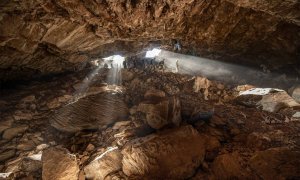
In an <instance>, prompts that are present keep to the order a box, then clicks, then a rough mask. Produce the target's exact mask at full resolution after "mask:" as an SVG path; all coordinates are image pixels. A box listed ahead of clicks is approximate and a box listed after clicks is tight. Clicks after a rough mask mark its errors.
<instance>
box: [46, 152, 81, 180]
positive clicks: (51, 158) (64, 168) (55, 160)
mask: <svg viewBox="0 0 300 180" xmlns="http://www.w3.org/2000/svg"><path fill="white" fill-rule="evenodd" d="M42 166H43V171H42V176H43V180H52V179H56V180H72V179H74V180H77V179H78V174H79V166H78V164H77V161H76V156H75V155H72V154H70V153H69V151H68V150H67V149H64V148H55V147H52V148H49V149H47V150H45V151H44V152H43V155H42Z"/></svg>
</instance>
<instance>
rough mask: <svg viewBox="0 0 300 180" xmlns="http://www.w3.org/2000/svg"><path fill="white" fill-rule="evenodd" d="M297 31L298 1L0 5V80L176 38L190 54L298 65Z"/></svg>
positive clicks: (28, 1) (73, 0)
mask: <svg viewBox="0 0 300 180" xmlns="http://www.w3.org/2000/svg"><path fill="white" fill-rule="evenodd" d="M299 26H300V3H299V1H298V0H273V1H269V0H251V1H249V0H210V1H205V0H157V1H152V0H120V1H115V0H84V1H80V0H52V1H49V0H39V1H35V0H22V1H10V0H2V1H1V2H0V37H1V43H0V72H1V73H0V78H1V79H5V78H6V79H9V78H13V77H17V76H26V75H32V74H36V73H39V74H51V73H61V72H65V71H74V70H76V69H78V68H80V67H82V66H83V65H84V63H85V62H87V61H88V60H90V59H92V58H95V57H103V56H106V55H111V54H113V53H129V52H137V51H141V50H142V49H144V48H149V47H150V46H151V44H153V43H154V44H157V43H159V44H161V45H167V46H165V47H166V48H170V47H172V43H171V40H172V39H177V40H180V42H181V43H182V45H183V50H182V52H183V53H187V54H189V53H193V54H197V55H200V56H204V57H211V58H220V59H223V60H230V61H234V62H238V63H247V64H253V65H260V64H267V65H270V64H272V65H273V66H277V65H279V66H277V67H282V66H285V65H288V64H296V65H297V63H299V62H297V61H299V59H300V55H299V52H300V40H299V39H300V27H299ZM298 65H299V64H298Z"/></svg>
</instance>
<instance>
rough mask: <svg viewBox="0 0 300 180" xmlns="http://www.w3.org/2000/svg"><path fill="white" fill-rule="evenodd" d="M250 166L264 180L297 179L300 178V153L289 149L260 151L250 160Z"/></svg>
mask: <svg viewBox="0 0 300 180" xmlns="http://www.w3.org/2000/svg"><path fill="white" fill-rule="evenodd" d="M250 166H251V168H252V169H253V170H254V171H255V172H256V173H257V174H258V175H259V176H260V177H261V178H262V179H293V178H296V179H297V178H299V177H300V169H299V167H300V152H299V151H293V150H289V149H287V148H272V149H268V150H266V151H259V152H256V153H255V154H254V155H253V156H252V158H251V159H250Z"/></svg>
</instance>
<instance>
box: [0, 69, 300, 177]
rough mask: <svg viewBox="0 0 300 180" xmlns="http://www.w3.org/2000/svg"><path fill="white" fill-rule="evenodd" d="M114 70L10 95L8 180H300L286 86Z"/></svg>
mask: <svg viewBox="0 0 300 180" xmlns="http://www.w3.org/2000/svg"><path fill="white" fill-rule="evenodd" d="M108 71H109V70H108V69H103V70H102V71H99V73H98V74H97V75H96V76H95V77H94V78H93V79H91V82H90V84H89V85H88V88H87V89H86V91H85V92H81V93H80V97H79V96H78V91H77V90H76V87H80V86H81V85H83V84H82V80H83V79H84V78H85V77H86V76H87V74H88V71H81V72H79V73H76V74H69V75H65V76H61V77H55V78H53V79H51V80H49V81H47V82H32V83H30V84H28V85H26V86H21V85H20V86H18V87H16V88H15V89H14V90H9V89H8V90H2V91H1V94H3V96H1V98H0V109H1V114H0V118H1V120H0V134H1V140H0V147H1V148H0V172H1V174H0V179H60V180H62V179H66V180H67V179H68V180H72V179H74V180H77V179H80V180H82V179H195V180H196V179H299V178H300V169H299V167H300V149H299V148H300V137H299V131H300V121H299V120H300V118H299V117H298V116H297V113H298V114H299V112H300V110H299V104H298V103H297V102H296V101H294V100H293V99H292V98H291V97H290V96H289V95H288V94H287V93H286V92H284V91H270V92H268V93H267V94H265V95H253V94H247V95H245V93H244V94H243V92H245V91H247V90H249V89H252V88H254V87H251V86H248V85H245V86H239V87H234V86H231V85H224V84H222V83H220V82H215V81H210V80H208V79H206V78H204V77H192V76H189V75H180V74H174V73H170V72H162V71H157V70H140V69H135V68H131V69H122V79H123V81H122V85H120V86H116V85H109V84H106V77H107V74H108ZM77 89H78V88H77ZM241 91H243V92H241ZM294 92H295V93H294V94H293V96H297V95H296V93H297V92H296V91H294ZM270 99H273V100H272V101H270Z"/></svg>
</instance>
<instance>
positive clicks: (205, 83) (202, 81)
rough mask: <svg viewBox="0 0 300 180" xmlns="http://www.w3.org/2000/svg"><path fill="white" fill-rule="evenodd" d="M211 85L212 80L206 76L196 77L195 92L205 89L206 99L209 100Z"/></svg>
mask: <svg viewBox="0 0 300 180" xmlns="http://www.w3.org/2000/svg"><path fill="white" fill-rule="evenodd" d="M210 86H211V82H210V81H209V80H208V79H207V78H204V77H196V79H195V83H194V87H193V88H194V92H196V93H198V92H199V91H200V90H202V89H203V90H204V99H205V100H208V88H209V87H210Z"/></svg>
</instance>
